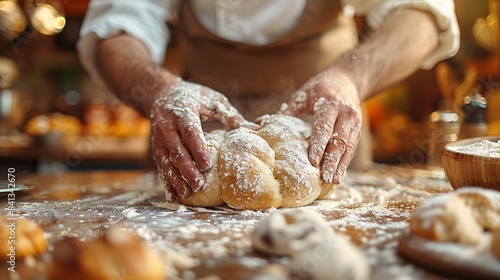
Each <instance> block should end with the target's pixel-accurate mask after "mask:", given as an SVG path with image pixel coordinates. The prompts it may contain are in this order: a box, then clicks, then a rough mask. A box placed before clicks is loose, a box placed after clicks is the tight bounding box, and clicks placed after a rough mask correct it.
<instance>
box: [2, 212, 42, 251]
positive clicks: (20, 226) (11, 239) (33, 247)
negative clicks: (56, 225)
mask: <svg viewBox="0 0 500 280" xmlns="http://www.w3.org/2000/svg"><path fill="white" fill-rule="evenodd" d="M0 224H1V225H2V226H0V260H10V258H11V257H14V259H23V258H26V257H28V256H36V255H39V254H41V253H43V252H45V251H46V250H47V239H46V238H45V235H44V231H43V229H42V228H41V227H40V226H39V225H38V224H36V223H35V222H32V221H31V220H29V219H26V218H17V219H15V220H10V219H8V218H7V216H6V215H0Z"/></svg>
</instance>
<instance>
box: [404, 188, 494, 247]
mask: <svg viewBox="0 0 500 280" xmlns="http://www.w3.org/2000/svg"><path fill="white" fill-rule="evenodd" d="M498 227H500V193H499V192H497V191H494V190H489V189H483V188H476V187H468V188H461V189H458V190H455V191H452V192H449V193H446V194H442V195H436V196H434V197H432V198H430V199H429V200H427V201H425V202H424V203H422V204H421V205H420V206H418V207H417V208H416V209H415V210H414V211H413V213H412V216H411V218H410V232H411V233H412V234H414V235H417V236H420V237H423V238H427V239H430V240H435V241H442V242H458V243H462V244H472V245H477V244H479V243H480V242H481V240H482V239H483V236H484V235H483V233H484V231H485V230H493V229H495V228H498Z"/></svg>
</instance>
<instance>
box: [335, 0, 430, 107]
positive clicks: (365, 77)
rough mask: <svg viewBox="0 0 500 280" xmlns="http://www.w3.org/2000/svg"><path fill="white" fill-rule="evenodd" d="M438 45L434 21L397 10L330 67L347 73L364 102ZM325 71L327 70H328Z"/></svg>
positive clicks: (412, 68)
mask: <svg viewBox="0 0 500 280" xmlns="http://www.w3.org/2000/svg"><path fill="white" fill-rule="evenodd" d="M438 44H439V30H438V29H437V27H436V24H435V22H434V18H433V17H432V16H431V15H429V14H427V13H425V12H422V11H419V10H413V9H401V10H396V11H394V13H393V14H392V15H389V16H388V18H387V20H386V22H385V24H384V25H382V27H381V28H380V29H379V30H377V31H376V32H375V33H373V34H372V35H371V36H370V37H369V38H368V39H367V40H366V41H364V42H363V43H362V44H361V45H360V46H358V47H357V48H355V49H353V50H352V51H349V52H347V53H345V54H344V55H342V56H341V57H340V58H339V59H338V60H337V61H336V62H335V63H334V64H333V65H332V67H331V68H330V70H334V71H335V69H337V70H341V71H342V72H344V73H347V74H348V75H349V76H350V77H351V78H352V79H354V81H353V82H354V84H355V86H356V87H357V91H358V93H359V97H360V98H361V99H366V98H368V97H370V96H371V95H372V94H374V93H376V92H378V91H380V90H382V89H384V88H385V87H387V86H389V85H391V84H393V83H395V82H397V81H400V80H402V79H404V78H406V77H407V76H409V75H410V74H411V73H413V72H414V71H415V70H417V69H418V68H419V67H420V65H421V63H422V60H423V59H424V58H426V57H427V56H428V55H429V54H431V52H432V51H434V50H435V48H436V47H437V46H438ZM327 71H328V70H327Z"/></svg>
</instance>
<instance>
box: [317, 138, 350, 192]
mask: <svg viewBox="0 0 500 280" xmlns="http://www.w3.org/2000/svg"><path fill="white" fill-rule="evenodd" d="M346 148H347V140H345V138H344V137H340V136H337V135H336V134H335V133H334V136H333V137H332V138H331V139H330V140H329V143H328V146H327V147H326V149H325V154H324V156H323V160H322V164H321V176H322V178H323V181H325V183H328V184H330V183H332V182H333V181H334V178H335V175H336V174H337V168H338V164H339V162H340V160H341V158H342V156H343V154H344V151H345V149H346Z"/></svg>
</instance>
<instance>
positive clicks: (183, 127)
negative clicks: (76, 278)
mask: <svg viewBox="0 0 500 280" xmlns="http://www.w3.org/2000/svg"><path fill="white" fill-rule="evenodd" d="M166 91H167V92H165V93H162V96H163V97H160V98H159V99H157V100H156V101H155V103H154V105H153V108H152V111H151V142H152V149H153V158H154V161H155V163H156V166H157V167H158V172H159V174H160V176H161V179H162V182H163V183H164V184H165V190H166V193H169V194H170V197H169V196H167V198H169V200H170V201H174V200H175V199H176V198H177V196H178V195H180V196H182V197H189V196H190V195H191V194H192V192H193V191H194V192H196V191H198V190H199V189H201V188H202V187H203V184H204V179H203V174H202V172H205V171H207V170H209V169H210V168H211V162H212V161H211V156H210V151H209V149H208V148H207V145H206V139H205V136H204V134H203V129H202V126H201V122H202V121H209V120H214V119H217V120H220V121H221V122H222V124H224V125H225V126H226V127H227V128H229V129H232V128H237V127H239V126H240V125H241V124H244V123H247V121H246V120H245V119H244V118H243V117H242V116H241V115H240V113H239V112H238V111H237V110H236V109H235V108H234V107H233V106H232V105H231V104H230V103H229V101H228V100H227V98H226V97H225V96H223V95H222V94H221V93H219V92H216V91H214V90H212V89H210V88H207V87H204V86H202V85H199V84H194V83H189V82H186V81H183V80H181V79H179V80H178V81H177V82H176V83H175V84H174V85H173V86H171V87H170V89H169V90H166Z"/></svg>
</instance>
